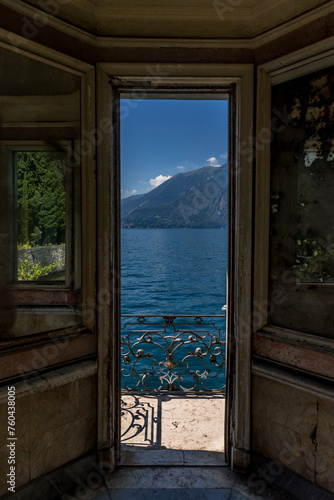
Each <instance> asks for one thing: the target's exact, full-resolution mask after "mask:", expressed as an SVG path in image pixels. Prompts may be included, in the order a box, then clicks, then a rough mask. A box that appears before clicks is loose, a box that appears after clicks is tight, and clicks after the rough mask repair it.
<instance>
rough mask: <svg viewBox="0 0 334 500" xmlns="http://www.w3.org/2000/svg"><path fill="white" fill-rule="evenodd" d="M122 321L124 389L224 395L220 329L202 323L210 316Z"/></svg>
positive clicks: (206, 322)
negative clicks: (201, 392) (218, 392)
mask: <svg viewBox="0 0 334 500" xmlns="http://www.w3.org/2000/svg"><path fill="white" fill-rule="evenodd" d="M219 317H220V318H223V317H224V316H223V315H220V316H219ZM123 318H126V319H127V320H126V322H125V324H124V326H123V328H122V330H121V357H122V387H123V389H125V390H126V391H129V392H130V391H131V392H132V391H148V392H161V391H198V390H203V391H217V390H219V391H225V347H226V342H225V339H224V340H223V339H222V334H221V329H220V328H217V326H216V324H215V323H212V322H210V321H209V320H208V319H207V318H213V317H212V316H194V317H190V316H166V315H164V316H147V317H144V316H139V317H138V316H132V315H126V316H125V315H124V316H123Z"/></svg>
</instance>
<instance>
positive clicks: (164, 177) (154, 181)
mask: <svg viewBox="0 0 334 500" xmlns="http://www.w3.org/2000/svg"><path fill="white" fill-rule="evenodd" d="M171 177H172V176H171V175H158V176H157V177H155V179H150V184H151V186H152V188H156V187H158V186H160V184H162V183H163V182H165V181H168V179H170V178H171Z"/></svg>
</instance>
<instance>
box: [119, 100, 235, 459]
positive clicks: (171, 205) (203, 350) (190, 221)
mask: <svg viewBox="0 0 334 500" xmlns="http://www.w3.org/2000/svg"><path fill="white" fill-rule="evenodd" d="M153 97H154V98H151V96H150V95H148V96H147V97H146V98H145V99H135V98H133V97H132V98H131V97H130V98H129V96H128V95H125V97H123V96H122V93H120V107H119V118H120V165H121V283H122V287H121V315H122V318H121V394H122V397H121V405H122V406H121V444H122V448H121V460H122V462H121V463H123V464H124V463H128V464H129V465H130V464H131V465H133V464H140V465H150V464H151V461H152V458H151V457H152V456H153V457H154V460H156V457H157V454H156V453H153V455H152V454H149V453H142V452H143V451H154V452H159V451H162V450H163V451H164V453H163V454H162V453H160V454H159V461H160V462H161V461H163V462H164V463H166V464H168V463H170V462H171V461H173V463H174V462H175V460H177V461H178V462H179V463H180V464H182V460H183V461H184V463H190V462H192V463H198V464H200V463H208V462H212V464H213V465H218V464H221V463H223V462H224V455H223V453H224V418H223V416H224V414H225V388H226V364H225V360H226V322H225V308H224V306H225V304H226V271H227V267H228V239H229V237H228V217H229V181H228V179H229V168H228V150H229V137H228V136H229V119H228V115H229V110H228V107H229V100H228V97H227V96H226V95H223V96H219V95H211V94H207V95H200V94H198V95H196V94H195V93H193V94H191V95H190V96H187V97H188V98H187V99H186V98H185V97H184V96H183V95H182V94H181V95H179V96H175V95H173V96H172V97H171V96H170V95H168V94H166V95H163V94H159V95H158V96H153ZM171 453H172V454H171Z"/></svg>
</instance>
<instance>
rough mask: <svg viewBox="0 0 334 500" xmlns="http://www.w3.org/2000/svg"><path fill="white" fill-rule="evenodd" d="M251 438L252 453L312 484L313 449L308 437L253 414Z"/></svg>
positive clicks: (313, 470) (313, 471) (313, 472)
mask: <svg viewBox="0 0 334 500" xmlns="http://www.w3.org/2000/svg"><path fill="white" fill-rule="evenodd" d="M252 438H253V439H252V448H253V449H254V451H257V452H259V453H261V454H262V455H264V456H265V457H267V458H269V459H271V460H274V461H278V462H280V463H282V464H283V465H284V466H285V467H287V468H288V469H290V470H292V471H293V472H295V473H297V474H299V475H301V476H303V477H305V478H306V479H308V480H309V481H312V482H314V480H315V448H314V445H313V442H312V440H311V439H310V438H309V437H308V436H305V435H303V434H301V433H298V432H296V431H294V430H292V429H289V428H288V427H285V426H284V425H280V424H277V423H275V422H273V421H272V420H268V419H267V418H266V417H261V416H260V415H258V414H253V432H252Z"/></svg>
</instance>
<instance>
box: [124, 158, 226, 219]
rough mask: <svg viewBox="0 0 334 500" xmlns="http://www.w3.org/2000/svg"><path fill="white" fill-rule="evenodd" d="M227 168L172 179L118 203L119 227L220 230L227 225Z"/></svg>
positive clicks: (211, 168)
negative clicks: (119, 208)
mask: <svg viewBox="0 0 334 500" xmlns="http://www.w3.org/2000/svg"><path fill="white" fill-rule="evenodd" d="M227 186H228V179H227V164H225V165H222V166H221V167H202V168H199V169H198V170H193V171H191V172H184V173H180V174H177V175H174V177H172V178H171V179H169V180H168V181H165V182H164V183H163V184H160V186H158V187H157V188H155V189H153V190H152V191H150V192H149V193H147V194H143V195H135V196H130V197H129V198H125V199H123V200H122V202H121V218H122V227H134V228H176V227H180V228H220V227H224V226H226V225H227V213H228V191H227Z"/></svg>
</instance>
